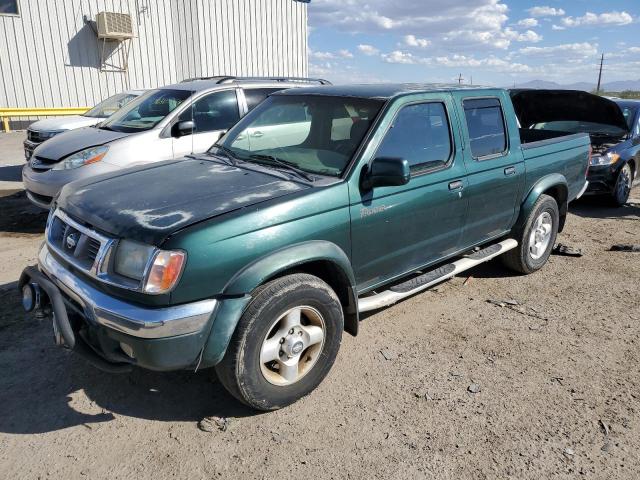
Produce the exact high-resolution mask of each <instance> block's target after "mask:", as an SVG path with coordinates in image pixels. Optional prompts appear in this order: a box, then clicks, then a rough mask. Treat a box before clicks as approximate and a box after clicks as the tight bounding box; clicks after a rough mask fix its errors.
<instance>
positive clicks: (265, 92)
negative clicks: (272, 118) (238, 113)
mask: <svg viewBox="0 0 640 480" xmlns="http://www.w3.org/2000/svg"><path fill="white" fill-rule="evenodd" d="M278 90H280V89H279V88H251V89H245V91H244V97H245V98H246V99H247V109H248V110H253V109H254V107H255V106H256V105H258V104H259V103H262V102H263V101H264V99H265V98H267V97H268V96H269V95H271V94H272V93H273V92H277V91H278Z"/></svg>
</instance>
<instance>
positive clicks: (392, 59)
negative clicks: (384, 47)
mask: <svg viewBox="0 0 640 480" xmlns="http://www.w3.org/2000/svg"><path fill="white" fill-rule="evenodd" d="M381 56H382V59H383V60H384V61H385V62H387V63H401V64H405V65H413V64H415V63H418V61H419V59H418V58H416V57H415V56H413V55H412V54H411V53H409V52H403V51H401V50H394V51H393V52H391V53H383V54H382V55H381Z"/></svg>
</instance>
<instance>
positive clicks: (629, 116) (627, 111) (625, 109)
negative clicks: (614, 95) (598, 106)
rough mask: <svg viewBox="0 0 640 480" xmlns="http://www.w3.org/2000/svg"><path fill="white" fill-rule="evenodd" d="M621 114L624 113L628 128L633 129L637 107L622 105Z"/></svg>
mask: <svg viewBox="0 0 640 480" xmlns="http://www.w3.org/2000/svg"><path fill="white" fill-rule="evenodd" d="M620 108H621V109H622V114H623V115H624V119H625V120H626V121H627V125H629V130H633V121H634V120H635V118H636V112H637V111H638V107H631V106H622V105H620Z"/></svg>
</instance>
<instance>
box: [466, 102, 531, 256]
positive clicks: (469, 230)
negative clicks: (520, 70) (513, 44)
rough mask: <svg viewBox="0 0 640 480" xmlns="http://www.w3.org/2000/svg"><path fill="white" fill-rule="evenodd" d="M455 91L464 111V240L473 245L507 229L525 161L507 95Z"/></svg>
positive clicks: (513, 211) (511, 218) (518, 192)
mask: <svg viewBox="0 0 640 480" xmlns="http://www.w3.org/2000/svg"><path fill="white" fill-rule="evenodd" d="M455 96H456V97H457V99H458V102H457V103H458V108H459V111H460V113H461V116H462V120H461V122H460V123H461V125H462V127H463V128H462V130H463V132H464V136H465V146H466V148H465V153H464V162H465V165H466V169H467V174H468V185H467V186H466V187H465V197H466V198H467V200H468V202H469V213H468V217H467V223H466V226H465V230H464V236H463V241H462V244H463V246H471V245H477V244H479V243H482V242H485V241H488V240H491V239H493V238H496V237H499V236H501V235H503V234H504V233H505V232H507V231H508V230H509V229H510V228H511V225H512V223H513V219H514V216H515V214H516V211H517V209H516V206H517V205H518V204H519V201H520V197H521V195H522V188H523V185H524V175H525V166H524V159H523V155H522V151H521V149H520V141H519V133H518V130H517V124H516V121H515V114H514V113H513V109H512V107H511V104H510V103H507V102H508V99H506V97H505V96H504V95H502V94H500V93H499V92H496V95H489V96H487V95H486V93H477V94H473V93H465V92H456V93H455ZM507 119H509V120H507ZM510 132H512V135H511V136H510V135H509V133H510Z"/></svg>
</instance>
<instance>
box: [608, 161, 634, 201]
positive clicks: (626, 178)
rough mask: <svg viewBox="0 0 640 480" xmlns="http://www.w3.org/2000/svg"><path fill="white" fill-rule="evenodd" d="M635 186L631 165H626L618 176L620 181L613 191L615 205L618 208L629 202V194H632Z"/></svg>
mask: <svg viewBox="0 0 640 480" xmlns="http://www.w3.org/2000/svg"><path fill="white" fill-rule="evenodd" d="M632 186H633V171H632V170H631V167H630V166H629V164H628V163H627V164H625V166H624V167H622V168H621V169H620V173H619V174H618V180H617V181H616V186H615V188H614V190H613V204H614V205H615V206H617V207H621V206H623V205H624V204H625V203H627V200H629V194H630V193H631V187H632Z"/></svg>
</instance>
